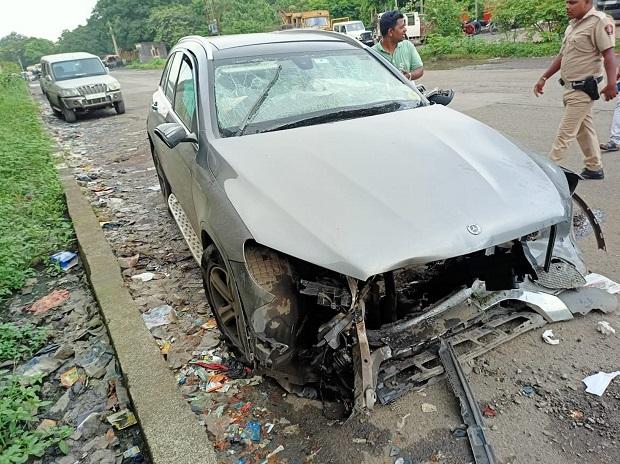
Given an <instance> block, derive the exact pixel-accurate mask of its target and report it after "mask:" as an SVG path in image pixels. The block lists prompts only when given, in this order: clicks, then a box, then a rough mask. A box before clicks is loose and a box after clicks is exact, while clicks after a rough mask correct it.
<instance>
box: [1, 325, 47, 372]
mask: <svg viewBox="0 0 620 464" xmlns="http://www.w3.org/2000/svg"><path fill="white" fill-rule="evenodd" d="M46 338H47V331H46V330H44V329H41V328H38V327H32V326H30V325H24V326H21V327H19V326H16V325H15V324H11V323H6V324H0V364H1V363H3V362H5V361H20V360H22V359H24V358H26V357H28V356H32V354H33V353H35V352H36V351H37V350H38V349H39V348H41V346H42V345H43V343H44V342H45V339H46Z"/></svg>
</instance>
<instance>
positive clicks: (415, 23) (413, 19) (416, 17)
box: [377, 11, 424, 43]
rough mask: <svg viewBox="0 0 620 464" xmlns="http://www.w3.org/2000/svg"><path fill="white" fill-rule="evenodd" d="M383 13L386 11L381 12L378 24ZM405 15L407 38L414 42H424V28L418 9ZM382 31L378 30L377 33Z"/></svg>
mask: <svg viewBox="0 0 620 464" xmlns="http://www.w3.org/2000/svg"><path fill="white" fill-rule="evenodd" d="M383 14H385V13H379V15H378V18H377V24H379V21H381V16H382V15H383ZM403 15H404V16H405V25H406V26H407V38H408V39H409V40H413V41H414V42H418V43H421V42H423V41H424V37H423V35H424V29H423V27H422V21H421V18H420V14H419V13H418V12H417V11H414V12H412V13H403ZM377 29H378V28H377ZM380 33H381V31H379V30H377V34H378V35H379V34H380Z"/></svg>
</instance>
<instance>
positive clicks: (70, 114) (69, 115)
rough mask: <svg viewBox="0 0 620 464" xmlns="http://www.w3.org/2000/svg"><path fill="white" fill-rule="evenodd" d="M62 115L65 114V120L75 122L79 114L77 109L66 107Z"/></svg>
mask: <svg viewBox="0 0 620 464" xmlns="http://www.w3.org/2000/svg"><path fill="white" fill-rule="evenodd" d="M62 115H63V116H64V118H65V121H67V122H70V123H74V122H76V121H77V115H76V114H75V111H73V110H70V109H68V108H65V109H64V110H62Z"/></svg>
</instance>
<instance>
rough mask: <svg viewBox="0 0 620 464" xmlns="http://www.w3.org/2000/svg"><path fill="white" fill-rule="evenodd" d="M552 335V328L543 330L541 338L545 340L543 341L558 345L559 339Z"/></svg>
mask: <svg viewBox="0 0 620 464" xmlns="http://www.w3.org/2000/svg"><path fill="white" fill-rule="evenodd" d="M554 337H555V335H553V330H545V331H544V332H543V334H542V338H543V340H544V341H545V343H547V344H549V345H559V344H560V340H558V339H557V338H554Z"/></svg>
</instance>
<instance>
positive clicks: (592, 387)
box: [582, 371, 620, 396]
mask: <svg viewBox="0 0 620 464" xmlns="http://www.w3.org/2000/svg"><path fill="white" fill-rule="evenodd" d="M619 375H620V371H616V372H611V373H609V374H608V373H606V372H599V373H598V374H594V375H591V376H589V377H586V378H585V379H583V380H582V382H583V383H585V384H586V393H591V394H593V395H597V396H603V393H605V390H607V387H609V384H610V383H611V381H612V380H613V379H615V378H616V377H618V376H619Z"/></svg>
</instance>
